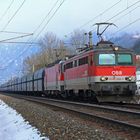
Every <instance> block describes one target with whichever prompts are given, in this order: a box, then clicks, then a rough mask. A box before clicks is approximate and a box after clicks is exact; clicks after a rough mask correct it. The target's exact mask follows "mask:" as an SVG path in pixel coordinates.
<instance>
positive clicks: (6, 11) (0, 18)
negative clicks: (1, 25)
mask: <svg viewBox="0 0 140 140" xmlns="http://www.w3.org/2000/svg"><path fill="white" fill-rule="evenodd" d="M13 3H14V0H12V1H11V3H10V4H9V6H8V7H7V9H6V10H5V12H4V13H3V14H2V16H1V17H0V21H1V20H2V19H3V18H4V16H5V15H6V14H7V13H8V11H9V9H10V8H11V6H12V4H13Z"/></svg>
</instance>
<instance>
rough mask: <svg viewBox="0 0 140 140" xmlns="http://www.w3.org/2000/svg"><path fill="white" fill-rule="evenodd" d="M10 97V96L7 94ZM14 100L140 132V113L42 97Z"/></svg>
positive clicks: (16, 96)
mask: <svg viewBox="0 0 140 140" xmlns="http://www.w3.org/2000/svg"><path fill="white" fill-rule="evenodd" d="M6 95H8V96H9V94H6ZM10 96H12V97H14V98H18V99H24V100H27V101H32V102H35V103H39V104H42V105H47V106H50V107H52V108H53V109H54V110H63V111H67V112H69V113H74V114H77V115H78V116H80V117H84V119H85V117H86V118H88V119H89V120H90V121H91V120H92V119H93V120H94V121H97V122H101V123H106V124H110V125H111V126H113V127H114V125H115V127H117V128H123V129H124V130H127V131H137V132H139V131H140V111H138V110H137V111H130V110H126V109H123V108H117V107H114V106H113V107H110V106H106V105H94V104H88V103H77V102H70V101H62V100H55V99H47V98H42V97H32V96H21V95H20V96H19V95H10Z"/></svg>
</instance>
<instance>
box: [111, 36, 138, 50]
mask: <svg viewBox="0 0 140 140" xmlns="http://www.w3.org/2000/svg"><path fill="white" fill-rule="evenodd" d="M137 40H138V38H137V36H136V35H134V34H128V33H125V34H122V35H121V36H119V37H113V38H111V39H110V41H112V42H114V43H115V44H117V45H120V46H122V47H124V48H132V47H133V46H134V44H135V42H136V41H137Z"/></svg>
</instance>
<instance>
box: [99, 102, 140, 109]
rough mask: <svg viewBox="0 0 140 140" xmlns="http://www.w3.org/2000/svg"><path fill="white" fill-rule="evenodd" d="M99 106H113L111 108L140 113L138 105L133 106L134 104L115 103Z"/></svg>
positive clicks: (139, 105)
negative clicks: (132, 110)
mask: <svg viewBox="0 0 140 140" xmlns="http://www.w3.org/2000/svg"><path fill="white" fill-rule="evenodd" d="M101 105H107V106H113V107H119V108H120V107H121V108H126V109H135V110H139V111H140V104H134V103H115V102H110V103H106V102H104V103H101Z"/></svg>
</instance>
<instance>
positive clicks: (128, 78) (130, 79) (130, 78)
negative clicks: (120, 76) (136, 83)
mask: <svg viewBox="0 0 140 140" xmlns="http://www.w3.org/2000/svg"><path fill="white" fill-rule="evenodd" d="M125 80H127V81H132V80H133V77H131V76H129V77H125Z"/></svg>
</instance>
